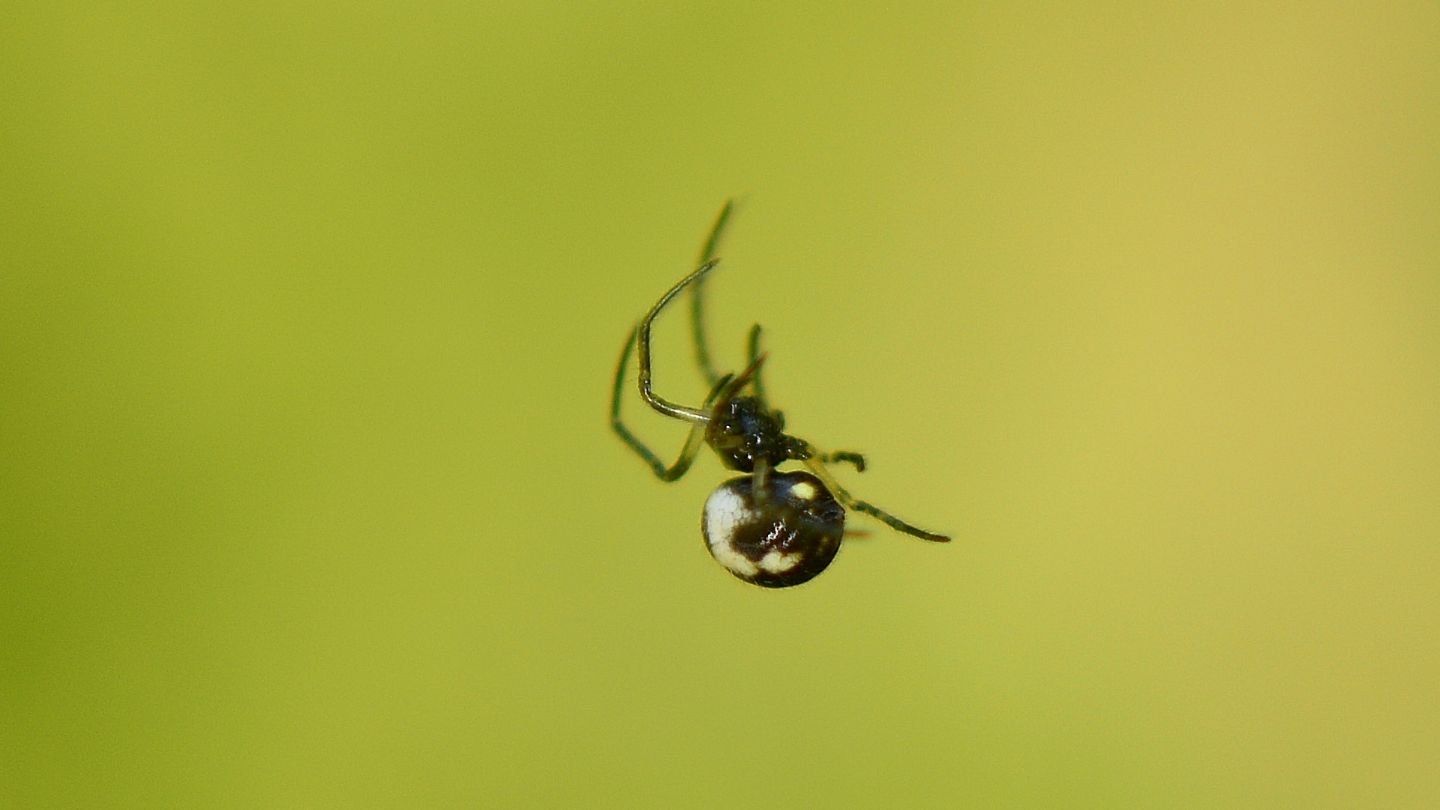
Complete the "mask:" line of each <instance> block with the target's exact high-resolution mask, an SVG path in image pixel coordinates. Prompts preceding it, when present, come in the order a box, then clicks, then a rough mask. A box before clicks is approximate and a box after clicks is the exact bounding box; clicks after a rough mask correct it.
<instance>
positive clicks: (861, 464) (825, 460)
mask: <svg viewBox="0 0 1440 810" xmlns="http://www.w3.org/2000/svg"><path fill="white" fill-rule="evenodd" d="M818 458H819V459H820V462H821V463H822V464H839V463H840V462H844V463H846V464H850V465H853V466H854V467H855V472H865V457H864V456H863V455H861V454H859V453H856V452H854V451H851V450H833V451H831V452H829V453H821V454H820V455H819V456H818Z"/></svg>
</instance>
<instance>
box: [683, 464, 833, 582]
mask: <svg viewBox="0 0 1440 810" xmlns="http://www.w3.org/2000/svg"><path fill="white" fill-rule="evenodd" d="M763 495H764V497H763V498H761V499H759V502H758V503H757V500H756V497H755V491H754V477H753V476H748V475H747V476H742V477H739V478H732V479H730V480H729V481H726V482H725V483H724V484H722V485H720V488H719V489H717V490H715V492H714V493H712V494H711V495H710V498H709V500H707V501H706V502H705V512H704V514H703V516H702V518H701V530H702V532H703V534H704V535H705V545H706V546H707V547H708V548H709V549H710V554H711V556H713V557H714V558H715V560H716V561H717V562H719V563H720V564H721V565H723V566H725V568H726V570H728V571H729V572H730V573H732V574H734V575H735V576H737V577H739V578H740V579H743V580H745V581H746V582H751V583H754V584H756V585H762V586H764V587H767V588H785V587H789V586H791V585H799V584H801V583H803V582H808V581H810V580H811V579H813V578H814V577H815V576H816V575H818V574H819V573H820V572H821V571H824V570H825V568H826V567H827V566H828V565H830V562H831V561H832V560H834V559H835V554H836V552H838V551H839V550H840V539H841V537H842V535H844V533H845V509H844V508H843V507H842V506H841V505H840V503H839V502H838V501H836V500H835V497H834V496H833V495H831V494H830V491H829V490H828V489H826V488H825V485H824V484H823V483H821V482H820V479H818V478H816V477H815V476H813V475H811V474H810V473H807V472H792V473H772V474H771V475H769V476H768V477H767V479H766V485H765V491H764V493H763Z"/></svg>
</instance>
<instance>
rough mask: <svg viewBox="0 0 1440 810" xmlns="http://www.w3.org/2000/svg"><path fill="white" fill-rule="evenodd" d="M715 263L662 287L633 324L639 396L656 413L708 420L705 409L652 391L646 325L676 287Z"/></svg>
mask: <svg viewBox="0 0 1440 810" xmlns="http://www.w3.org/2000/svg"><path fill="white" fill-rule="evenodd" d="M716 264H717V261H716V260H715V259H711V260H710V261H708V262H706V263H704V264H702V265H700V267H699V268H698V269H696V270H695V272H693V273H691V274H690V275H688V276H686V277H685V278H682V279H680V282H679V283H678V284H676V285H675V286H674V287H671V288H670V289H669V290H667V291H666V293H665V294H664V295H662V296H660V300H659V301H656V302H655V306H653V307H651V308H650V311H649V312H647V313H645V317H644V318H641V319H640V325H639V326H638V327H636V330H635V332H636V340H637V342H638V353H639V355H640V396H641V397H642V398H643V399H644V400H645V402H646V403H647V404H649V406H650V407H652V408H654V409H655V410H657V411H659V412H660V413H663V414H665V415H666V416H670V417H674V418H676V419H684V420H686V421H688V422H699V423H701V424H704V423H706V422H709V421H710V414H709V413H707V412H705V411H702V410H698V409H696V408H687V407H685V406H684V405H676V404H675V403H673V402H670V401H669V400H667V399H665V398H663V397H660V396H658V395H657V394H656V393H655V392H654V390H653V384H652V383H651V381H650V376H651V373H650V327H651V326H652V325H653V324H654V323H655V318H656V316H658V315H659V314H660V311H661V310H663V309H664V308H665V305H666V304H669V303H670V300H671V299H673V298H674V297H675V296H677V295H679V294H680V291H681V290H683V289H685V288H686V287H687V286H689V285H690V284H693V283H695V282H697V281H699V280H700V279H702V278H704V276H705V274H706V273H709V272H710V271H711V270H714V269H715V265H716Z"/></svg>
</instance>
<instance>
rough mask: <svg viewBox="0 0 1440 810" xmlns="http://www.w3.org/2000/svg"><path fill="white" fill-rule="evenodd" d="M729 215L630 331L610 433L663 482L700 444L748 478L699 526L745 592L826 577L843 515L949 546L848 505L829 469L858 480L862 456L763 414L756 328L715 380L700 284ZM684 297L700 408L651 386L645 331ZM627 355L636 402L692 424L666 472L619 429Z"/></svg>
mask: <svg viewBox="0 0 1440 810" xmlns="http://www.w3.org/2000/svg"><path fill="white" fill-rule="evenodd" d="M731 210H732V206H731V205H730V204H729V203H726V204H725V207H724V209H722V210H721V212H720V216H719V218H717V219H716V221H715V226H714V228H712V229H711V231H710V236H709V238H708V239H707V240H706V242H705V247H704V248H703V249H702V250H701V255H700V266H699V268H698V269H697V270H695V271H694V272H692V273H691V274H690V275H688V276H686V277H685V278H683V279H681V280H680V282H679V283H678V284H676V285H675V286H673V287H671V288H670V289H669V291H667V292H666V293H665V294H664V295H663V296H661V297H660V300H659V301H657V302H655V305H654V306H653V307H651V308H650V311H649V312H647V313H646V314H645V317H644V318H642V319H641V320H640V323H639V324H637V325H636V326H635V328H634V329H632V330H631V331H630V335H629V337H628V338H627V339H626V341H625V346H624V348H623V349H622V350H621V352H620V362H619V364H618V366H617V367H616V370H615V387H614V390H613V392H612V396H611V401H610V425H611V427H612V428H614V430H615V432H616V433H617V434H619V436H620V438H621V439H623V440H624V441H625V443H626V444H627V445H629V446H630V448H631V449H632V450H634V451H635V452H636V453H637V454H639V456H640V457H641V458H642V459H644V460H645V462H646V463H648V464H649V465H650V468H651V469H652V470H653V471H654V472H655V475H656V476H657V477H659V478H660V479H661V480H662V481H674V480H676V479H678V478H679V477H680V476H682V475H684V474H685V472H686V470H688V469H690V464H691V463H692V462H693V461H694V460H695V455H696V453H698V452H699V450H700V446H701V445H702V444H708V445H710V447H711V449H713V450H714V451H715V453H716V454H717V455H718V456H719V457H720V461H721V463H722V464H724V465H725V466H726V467H728V468H729V469H732V470H738V471H740V472H745V473H749V475H744V476H740V477H737V478H732V479H730V480H729V481H726V482H725V483H723V484H721V485H720V487H719V488H718V489H716V490H715V492H714V494H712V495H711V496H710V498H709V500H708V501H706V503H705V511H704V513H703V516H702V518H701V532H702V534H703V535H704V537H705V543H706V547H707V548H708V549H709V550H710V553H711V555H712V556H714V557H715V559H716V560H717V561H718V562H719V563H720V564H721V565H723V566H725V568H726V570H728V571H730V573H732V574H734V575H735V576H737V577H739V578H741V579H743V580H745V581H747V582H752V583H754V584H756V585H762V586H765V587H769V588H782V587H786V586H790V585H799V584H800V583H802V582H807V581H809V580H810V579H812V578H814V577H815V576H816V575H817V574H819V573H820V572H821V571H823V570H825V568H826V566H828V565H829V564H830V562H831V560H833V559H834V558H835V554H836V552H837V551H839V548H840V540H841V539H842V537H843V536H844V533H845V510H846V509H852V510H854V511H857V512H864V513H865V514H868V515H871V516H872V517H875V518H878V519H879V520H881V521H883V522H884V523H885V524H886V525H888V526H890V527H891V528H893V529H895V530H896V531H900V532H904V533H905V534H909V535H913V536H915V537H919V538H921V539H924V540H934V541H938V542H945V541H948V540H949V539H950V538H948V537H946V536H944V535H940V534H934V533H932V532H927V531H924V530H923V529H918V528H916V527H914V526H912V525H910V524H909V523H906V522H905V521H903V520H900V519H899V518H897V517H895V516H894V515H891V514H890V513H888V512H886V511H884V510H882V509H879V508H878V507H875V506H873V505H871V504H869V503H866V502H865V501H862V500H859V499H857V498H855V497H853V496H851V495H850V493H848V492H846V491H845V488H844V487H842V486H840V483H839V482H838V481H836V480H835V478H834V476H833V475H832V474H831V473H830V470H829V468H828V465H829V464H834V463H838V462H845V463H848V464H851V465H854V467H855V469H856V470H857V471H864V469H865V458H864V456H862V455H860V454H859V453H854V452H849V451H838V452H831V453H821V452H819V451H817V450H816V449H815V448H814V447H813V446H812V445H810V443H809V442H806V441H805V440H804V439H800V438H798V437H795V436H791V435H789V434H787V433H785V417H784V415H783V414H782V413H781V412H780V411H778V410H774V409H772V408H771V407H770V406H769V403H768V401H767V400H766V397H765V388H764V386H763V384H762V382H761V374H760V371H761V366H763V365H764V361H765V356H764V355H762V354H760V351H759V345H760V325H759V324H756V325H754V326H752V327H751V328H750V338H749V341H748V347H749V365H748V366H747V367H746V369H745V370H744V371H743V372H741V373H740V374H739V375H733V374H726V375H719V374H716V373H715V371H714V369H713V368H712V366H711V363H710V354H709V351H708V349H707V348H706V345H705V334H704V320H703V317H702V316H703V311H704V306H703V298H702V294H703V283H704V280H705V276H706V274H707V273H709V272H710V271H711V270H713V269H714V268H715V266H716V264H717V262H718V260H717V259H715V257H714V253H715V249H716V246H717V245H718V244H719V241H720V236H721V234H722V233H723V232H724V229H725V224H726V222H727V221H728V220H729V217H730V212H731ZM687 287H689V288H690V289H691V294H692V296H693V297H692V299H691V303H692V306H691V310H690V311H691V323H692V332H693V335H694V341H695V356H696V360H697V362H698V364H699V366H700V370H701V372H702V373H703V374H704V375H705V377H706V379H707V380H708V381H709V383H710V386H711V387H710V395H709V396H708V397H706V399H705V403H704V405H703V407H701V408H690V407H686V406H684V405H677V404H675V403H673V402H670V401H668V400H666V399H664V398H662V397H660V396H659V395H657V394H656V393H655V392H654V391H653V389H652V383H651V377H652V372H651V366H650V331H651V327H652V325H653V324H654V321H655V318H656V317H658V316H659V314H660V312H661V311H662V310H664V309H665V307H666V305H668V304H669V303H670V301H671V300H672V299H673V298H675V296H676V295H678V294H679V293H680V291H681V290H684V289H686V288H687ZM632 350H634V351H636V352H637V354H638V355H639V358H640V360H639V362H640V375H639V376H640V379H639V383H640V396H641V398H642V399H644V400H645V402H646V404H648V405H649V406H650V407H652V408H654V409H655V410H656V411H658V412H660V413H662V414H664V415H666V416H669V417H672V418H675V419H680V420H683V421H686V422H689V423H690V436H689V438H688V439H686V441H685V446H684V447H683V448H682V449H681V451H680V456H679V458H677V459H676V460H675V463H674V464H672V465H670V466H669V467H667V466H665V463H664V462H663V461H661V460H660V458H659V457H658V456H656V455H655V454H654V453H653V452H651V450H650V449H649V448H648V447H646V446H645V445H644V444H643V443H642V442H641V441H640V440H639V439H638V438H636V437H635V435H634V434H633V433H631V432H630V430H629V428H627V427H625V425H624V423H623V422H622V421H621V419H620V392H621V389H622V388H623V387H624V381H625V366H626V364H627V362H628V361H629V359H630V352H631V351H632ZM747 391H748V393H746V392H747ZM789 461H796V462H800V463H801V464H804V465H805V468H806V471H794V472H781V471H778V470H777V469H776V468H777V467H779V465H781V464H783V463H785V462H789Z"/></svg>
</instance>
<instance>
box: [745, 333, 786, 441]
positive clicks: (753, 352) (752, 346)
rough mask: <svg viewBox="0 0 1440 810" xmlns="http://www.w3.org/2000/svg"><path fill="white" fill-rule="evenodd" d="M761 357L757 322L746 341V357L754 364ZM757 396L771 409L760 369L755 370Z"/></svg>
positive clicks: (764, 406)
mask: <svg viewBox="0 0 1440 810" xmlns="http://www.w3.org/2000/svg"><path fill="white" fill-rule="evenodd" d="M759 357H760V324H758V323H757V324H754V325H752V326H751V327H750V336H749V338H747V339H746V341H745V358H746V362H748V363H750V364H751V365H754V364H755V362H756V361H757V360H758V359H759ZM755 398H756V399H758V400H760V406H761V407H762V408H764V409H765V410H767V411H768V410H770V400H769V399H767V398H766V397H765V383H764V382H763V381H762V380H761V379H760V372H759V370H758V369H757V370H756V372H755ZM781 422H782V423H783V422H784V419H783V418H782V419H781Z"/></svg>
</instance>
